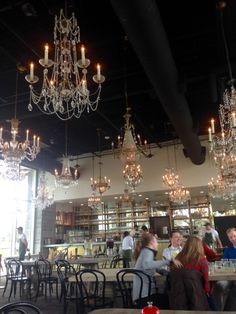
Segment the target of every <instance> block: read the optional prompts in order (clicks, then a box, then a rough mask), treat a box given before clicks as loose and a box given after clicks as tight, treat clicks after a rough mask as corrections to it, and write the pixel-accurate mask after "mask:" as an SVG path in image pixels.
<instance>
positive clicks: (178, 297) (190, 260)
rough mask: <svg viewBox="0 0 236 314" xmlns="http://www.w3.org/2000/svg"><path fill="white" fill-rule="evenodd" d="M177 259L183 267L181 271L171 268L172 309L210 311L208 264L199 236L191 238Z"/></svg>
mask: <svg viewBox="0 0 236 314" xmlns="http://www.w3.org/2000/svg"><path fill="white" fill-rule="evenodd" d="M176 259H177V260H178V261H180V262H181V263H182V265H183V267H182V268H181V269H179V268H176V267H175V265H173V266H172V267H171V271H170V274H169V279H170V281H169V282H170V293H169V297H170V308H171V309H174V310H199V311H206V310H209V305H208V301H207V295H208V294H209V291H210V288H209V280H208V262H207V259H206V257H205V253H204V249H203V245H202V241H201V239H200V238H199V237H198V236H190V237H189V238H188V239H187V241H186V243H185V245H184V247H183V249H182V251H181V252H180V253H179V254H178V255H177V256H176Z"/></svg>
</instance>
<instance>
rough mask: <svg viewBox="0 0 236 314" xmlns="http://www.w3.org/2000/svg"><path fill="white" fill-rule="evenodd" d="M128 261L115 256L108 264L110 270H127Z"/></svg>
mask: <svg viewBox="0 0 236 314" xmlns="http://www.w3.org/2000/svg"><path fill="white" fill-rule="evenodd" d="M129 267H130V265H129V261H128V260H127V259H126V258H123V257H121V256H120V255H119V254H118V255H115V256H114V257H113V258H112V260H111V263H110V268H129Z"/></svg>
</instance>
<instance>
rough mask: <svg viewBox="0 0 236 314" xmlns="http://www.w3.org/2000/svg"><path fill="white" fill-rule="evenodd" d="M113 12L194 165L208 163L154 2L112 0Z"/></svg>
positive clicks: (150, 0)
mask: <svg viewBox="0 0 236 314" xmlns="http://www.w3.org/2000/svg"><path fill="white" fill-rule="evenodd" d="M111 4H112V6H113V9H114V11H115V12H116V14H117V16H118V17H119V19H120V22H121V24H122V26H123V28H124V30H125V32H126V34H127V36H128V38H129V40H130V42H131V44H132V45H133V47H134V50H135V51H136V54H137V56H138V58H139V60H140V62H141V64H142V66H143V68H144V70H145V72H146V74H147V76H148V78H149V80H150V82H151V83H152V85H153V87H154V89H155V91H156V93H157V95H158V97H159V99H160V101H161V103H162V105H163V107H164V109H165V111H166V113H167V115H168V117H169V119H170V121H171V123H172V124H173V126H174V128H175V130H176V132H177V134H178V136H179V138H180V140H181V142H182V144H183V146H184V150H185V152H186V156H188V157H189V158H190V159H191V161H192V162H193V163H194V164H196V165H200V164H202V163H203V162H204V161H205V155H206V149H204V148H203V147H201V143H200V141H199V138H198V136H197V133H196V131H195V130H194V127H193V120H192V116H191V114H190V110H189V107H188V104H187V101H186V97H185V95H184V93H183V92H181V91H180V89H179V80H178V72H177V69H176V66H175V62H174V59H173V56H172V53H171V50H170V47H169V43H168V40H167V36H166V33H165V30H164V27H163V24H162V20H161V17H160V14H159V11H158V8H157V6H156V1H155V0H138V1H137V0H127V1H124V0H111Z"/></svg>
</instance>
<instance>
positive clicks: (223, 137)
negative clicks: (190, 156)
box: [208, 2, 236, 182]
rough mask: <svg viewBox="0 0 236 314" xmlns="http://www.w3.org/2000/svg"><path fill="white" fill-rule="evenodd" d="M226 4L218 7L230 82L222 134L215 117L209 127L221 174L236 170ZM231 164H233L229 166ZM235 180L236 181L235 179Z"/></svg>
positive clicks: (222, 109)
mask: <svg viewBox="0 0 236 314" xmlns="http://www.w3.org/2000/svg"><path fill="white" fill-rule="evenodd" d="M225 6H226V3H225V2H222V3H219V5H218V7H217V8H218V11H219V15H220V29H221V33H222V39H223V44H224V50H225V56H226V62H227V66H228V74H229V82H228V83H227V84H226V88H225V90H224V92H223V96H222V103H221V104H220V106H219V121H220V134H216V132H215V121H214V119H211V126H210V128H209V129H208V133H209V152H210V155H211V157H212V159H213V160H214V163H215V165H216V167H217V168H218V173H219V174H220V175H221V171H222V170H223V171H226V172H228V170H229V172H230V173H231V174H233V173H234V172H235V171H236V168H235V165H236V163H235V161H234V160H235V159H236V145H235V144H236V98H235V97H236V92H235V88H234V86H233V83H234V79H233V77H232V68H231V65H230V60H229V51H228V46H227V41H226V36H225V31H224V25H223V10H224V9H225ZM232 161H233V163H232ZM229 164H231V165H230V166H229ZM233 164H234V165H233ZM232 165H233V167H232ZM222 177H224V174H222ZM234 182H236V181H235V180H234Z"/></svg>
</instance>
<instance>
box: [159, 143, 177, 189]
mask: <svg viewBox="0 0 236 314" xmlns="http://www.w3.org/2000/svg"><path fill="white" fill-rule="evenodd" d="M166 149H167V160H168V168H166V169H165V174H164V175H163V176H162V182H163V184H164V185H165V186H166V187H168V188H171V189H173V188H175V187H176V186H178V185H179V175H178V174H176V173H175V170H174V169H173V168H171V167H170V156H169V147H168V145H167V146H166ZM176 164H177V162H176V153H175V166H176V167H177V165H176Z"/></svg>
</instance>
